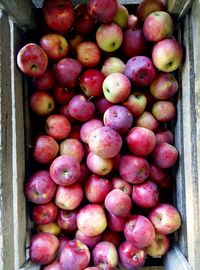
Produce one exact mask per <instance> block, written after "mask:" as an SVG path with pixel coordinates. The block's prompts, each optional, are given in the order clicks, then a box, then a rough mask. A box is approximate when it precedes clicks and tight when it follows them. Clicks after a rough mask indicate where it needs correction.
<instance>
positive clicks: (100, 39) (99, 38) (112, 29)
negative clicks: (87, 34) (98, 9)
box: [96, 8, 123, 52]
mask: <svg viewBox="0 0 200 270" xmlns="http://www.w3.org/2000/svg"><path fill="white" fill-rule="evenodd" d="M104 10H105V8H104ZM122 41H123V32H122V29H121V28H120V26H119V25H117V24H116V23H109V24H102V25H101V26H100V27H99V28H98V29H97V31H96V42H97V45H98V46H99V48H100V49H102V50H103V51H105V52H114V51H116V50H117V49H119V47H120V46H121V45H122Z"/></svg>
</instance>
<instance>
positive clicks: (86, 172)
mask: <svg viewBox="0 0 200 270" xmlns="http://www.w3.org/2000/svg"><path fill="white" fill-rule="evenodd" d="M89 176H90V171H89V169H88V167H87V165H86V164H85V163H81V175H80V177H79V179H78V180H77V182H78V183H80V184H81V185H83V184H84V183H85V182H86V180H87V179H88V177H89Z"/></svg>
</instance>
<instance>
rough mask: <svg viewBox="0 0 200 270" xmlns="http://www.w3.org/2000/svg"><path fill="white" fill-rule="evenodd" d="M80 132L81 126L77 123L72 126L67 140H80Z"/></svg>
mask: <svg viewBox="0 0 200 270" xmlns="http://www.w3.org/2000/svg"><path fill="white" fill-rule="evenodd" d="M80 130H81V125H79V124H78V123H76V124H73V125H72V130H71V132H70V134H69V138H71V139H76V140H79V141H80V140H81V138H80Z"/></svg>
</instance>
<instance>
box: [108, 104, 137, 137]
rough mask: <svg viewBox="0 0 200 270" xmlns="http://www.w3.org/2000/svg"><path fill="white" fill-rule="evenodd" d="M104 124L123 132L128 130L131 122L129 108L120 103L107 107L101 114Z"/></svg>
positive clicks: (131, 117)
mask: <svg viewBox="0 0 200 270" xmlns="http://www.w3.org/2000/svg"><path fill="white" fill-rule="evenodd" d="M103 121H104V125H105V126H108V127H110V128H113V129H114V130H116V131H117V132H118V133H119V134H124V133H126V132H127V131H129V130H130V128H131V126H132V124H133V116H132V114H131V113H130V112H129V110H128V109H127V108H126V107H124V106H122V105H114V106H112V107H110V108H109V109H107V110H106V111H105V113H104V115H103Z"/></svg>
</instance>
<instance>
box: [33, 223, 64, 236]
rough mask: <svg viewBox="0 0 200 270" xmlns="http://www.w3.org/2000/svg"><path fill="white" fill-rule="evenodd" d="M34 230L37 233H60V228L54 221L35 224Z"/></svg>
mask: <svg viewBox="0 0 200 270" xmlns="http://www.w3.org/2000/svg"><path fill="white" fill-rule="evenodd" d="M35 231H36V232H37V233H41V232H45V233H51V234H54V235H55V236H57V235H59V234H60V233H61V228H60V227H59V226H58V224H57V223H56V222H51V223H47V224H36V226H35Z"/></svg>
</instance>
